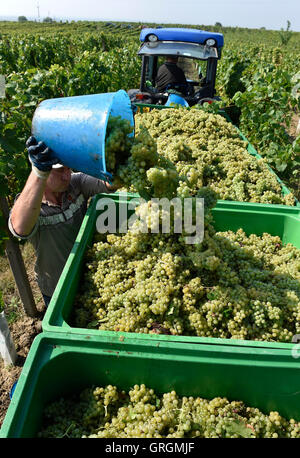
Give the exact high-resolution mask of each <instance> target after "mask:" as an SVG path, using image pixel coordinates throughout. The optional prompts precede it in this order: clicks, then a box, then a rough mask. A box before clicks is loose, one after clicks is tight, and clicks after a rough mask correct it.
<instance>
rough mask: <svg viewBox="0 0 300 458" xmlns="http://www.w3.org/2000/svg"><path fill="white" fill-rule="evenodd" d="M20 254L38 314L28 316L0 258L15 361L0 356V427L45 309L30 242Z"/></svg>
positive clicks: (4, 261)
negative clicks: (36, 278)
mask: <svg viewBox="0 0 300 458" xmlns="http://www.w3.org/2000/svg"><path fill="white" fill-rule="evenodd" d="M21 251H22V256H23V259H24V263H25V267H26V270H27V275H28V279H29V282H30V284H31V288H32V291H33V295H34V299H35V303H36V307H37V310H38V312H39V314H40V316H39V317H37V318H30V317H28V316H27V315H26V314H25V312H24V310H23V308H22V305H21V301H20V299H19V295H18V291H17V288H16V285H15V282H14V278H13V274H12V272H11V270H10V267H9V263H8V261H7V259H6V257H5V256H3V257H1V258H0V289H1V292H2V295H3V301H4V312H5V317H6V320H7V322H8V325H9V329H10V333H11V336H12V340H13V342H14V345H15V349H16V353H17V359H16V363H15V365H9V366H7V365H5V364H4V361H3V359H2V358H0V427H1V425H2V423H3V420H4V417H5V414H6V411H7V409H8V406H9V403H10V397H9V394H10V390H11V388H12V386H13V384H14V382H16V381H17V380H18V378H19V376H20V373H21V371H22V368H23V365H24V362H25V359H26V357H27V355H28V352H29V349H30V347H31V344H32V342H33V340H34V338H35V337H36V336H37V334H39V332H41V319H42V316H43V314H44V312H45V306H44V302H43V299H42V296H41V293H40V291H39V288H38V286H37V284H36V282H35V280H34V271H33V268H34V262H35V255H34V251H33V248H32V247H31V245H30V244H29V243H27V244H25V245H24V246H22V247H21Z"/></svg>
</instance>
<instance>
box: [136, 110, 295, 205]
mask: <svg viewBox="0 0 300 458" xmlns="http://www.w3.org/2000/svg"><path fill="white" fill-rule="evenodd" d="M135 105H136V107H137V110H138V112H140V113H146V112H148V111H151V110H153V109H158V110H161V109H170V108H174V107H166V106H165V105H153V104H147V103H135ZM186 109H187V110H189V109H190V108H189V107H187V108H186ZM218 114H219V115H221V116H224V118H225V119H226V120H227V121H228V122H230V123H231V124H233V122H232V120H231V119H230V117H229V116H228V114H227V113H226V112H225V111H224V110H220V111H219V113H218ZM233 125H234V124H233ZM234 127H235V128H236V130H237V131H238V133H239V136H240V137H241V139H242V140H244V141H245V142H247V151H248V153H249V154H251V156H255V157H256V159H262V156H261V155H260V154H259V153H258V152H257V151H256V149H255V148H254V146H253V145H252V144H251V143H250V142H249V140H248V139H247V138H246V137H245V135H244V134H243V133H242V132H241V131H240V129H239V128H238V127H237V126H235V125H234ZM268 169H269V170H270V172H271V173H272V174H273V175H275V177H276V179H277V181H278V183H279V184H280V186H281V189H282V194H283V195H284V196H286V195H287V194H290V193H291V191H290V189H288V187H287V186H286V185H285V184H284V183H283V181H282V180H281V179H280V178H279V177H278V176H277V174H276V173H275V172H274V170H273V169H272V168H271V167H269V166H268ZM295 205H296V206H297V207H299V208H300V202H299V201H298V199H296V198H295Z"/></svg>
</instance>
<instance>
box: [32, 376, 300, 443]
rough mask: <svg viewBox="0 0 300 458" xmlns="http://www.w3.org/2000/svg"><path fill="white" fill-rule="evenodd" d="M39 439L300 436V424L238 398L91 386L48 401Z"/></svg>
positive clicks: (148, 389) (111, 386)
mask: <svg viewBox="0 0 300 458" xmlns="http://www.w3.org/2000/svg"><path fill="white" fill-rule="evenodd" d="M37 436H38V437H39V438H272V439H275V438H299V437H300V424H299V423H297V422H296V421H295V420H294V419H286V418H284V417H282V416H281V415H280V414H279V413H278V412H276V411H271V412H268V413H262V412H261V411H260V410H259V409H258V408H256V407H250V406H248V405H246V404H245V403H244V402H242V401H239V400H232V401H230V400H229V399H227V398H225V397H215V398H213V399H206V398H204V397H200V396H179V395H178V394H177V393H176V391H175V390H172V391H169V392H166V393H160V394H159V393H156V392H155V391H154V390H153V389H152V388H148V387H147V386H146V385H145V384H140V385H137V384H136V385H133V386H132V388H131V389H129V390H121V389H118V388H117V387H116V386H113V385H106V386H104V387H102V386H97V387H88V388H85V389H83V390H82V391H81V392H79V393H76V394H73V395H71V396H67V397H60V398H59V399H57V400H54V401H53V402H51V403H49V404H48V405H47V406H46V407H45V409H44V411H43V418H42V424H41V428H40V431H39V432H38V435H37Z"/></svg>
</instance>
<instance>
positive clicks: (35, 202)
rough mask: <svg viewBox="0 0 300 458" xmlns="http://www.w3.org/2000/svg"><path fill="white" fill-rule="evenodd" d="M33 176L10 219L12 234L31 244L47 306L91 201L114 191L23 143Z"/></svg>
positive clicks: (31, 142) (32, 143) (40, 147)
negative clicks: (73, 171) (92, 198)
mask: <svg viewBox="0 0 300 458" xmlns="http://www.w3.org/2000/svg"><path fill="white" fill-rule="evenodd" d="M26 146H27V148H28V155H29V160H30V162H31V164H32V171H31V173H30V175H29V177H28V180H27V182H26V184H25V186H24V189H23V190H22V192H21V193H20V194H19V195H18V196H17V199H16V201H15V203H14V206H13V208H12V210H11V213H10V217H9V222H8V225H9V229H10V231H11V232H12V234H13V235H15V236H16V237H18V238H21V239H24V240H30V242H31V243H32V245H33V246H34V248H35V252H36V256H37V259H36V265H35V273H36V278H37V282H38V285H39V287H40V290H41V292H42V295H43V298H44V301H45V304H46V306H48V304H49V302H50V299H51V296H52V294H53V292H54V289H55V287H56V284H57V282H58V279H59V277H60V274H61V272H62V270H63V267H64V265H65V262H66V260H67V258H68V256H69V253H70V251H71V249H72V247H73V244H74V242H75V239H76V236H77V233H78V231H79V228H80V226H81V223H82V220H83V218H84V215H85V213H86V210H87V202H88V199H89V197H91V196H93V195H95V194H98V193H109V192H112V191H114V190H115V189H116V187H115V186H112V185H110V184H109V183H106V182H104V181H102V180H99V179H97V178H94V177H91V176H89V175H86V174H84V173H72V171H71V169H70V168H69V167H65V166H64V165H62V164H58V160H57V159H56V158H53V153H52V151H51V150H50V149H49V148H47V147H46V145H45V144H44V143H43V142H39V143H38V142H37V141H36V139H35V138H34V137H30V138H29V139H28V140H27V143H26Z"/></svg>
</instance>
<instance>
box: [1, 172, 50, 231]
mask: <svg viewBox="0 0 300 458" xmlns="http://www.w3.org/2000/svg"><path fill="white" fill-rule="evenodd" d="M46 181H47V180H41V179H40V178H38V177H37V176H36V175H35V174H34V173H33V172H31V174H30V175H29V177H28V180H27V182H26V184H25V186H24V189H23V191H22V192H21V194H20V196H19V197H18V199H17V201H16V202H15V204H14V206H13V208H12V211H11V216H10V221H11V224H12V227H13V229H14V231H15V232H16V233H17V234H18V235H20V236H26V235H29V234H30V233H31V231H32V229H33V228H34V226H35V223H36V222H37V219H38V217H39V214H40V210H41V203H42V198H43V194H44V190H45V187H46Z"/></svg>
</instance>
